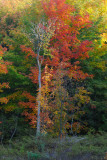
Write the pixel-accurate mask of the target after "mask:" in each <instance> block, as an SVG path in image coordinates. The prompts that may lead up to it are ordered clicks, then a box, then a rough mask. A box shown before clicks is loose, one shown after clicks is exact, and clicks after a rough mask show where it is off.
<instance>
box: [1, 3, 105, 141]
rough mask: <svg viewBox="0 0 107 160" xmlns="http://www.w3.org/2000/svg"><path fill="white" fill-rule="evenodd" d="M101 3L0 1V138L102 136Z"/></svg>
mask: <svg viewBox="0 0 107 160" xmlns="http://www.w3.org/2000/svg"><path fill="white" fill-rule="evenodd" d="M106 6H107V2H106V1H102V0H95V1H93V0H76V1H74V0H15V1H14V0H4V1H3V0H0V138H1V142H2V141H5V140H7V139H8V140H9V139H10V140H11V139H12V138H13V137H17V136H18V135H25V134H26V135H27V134H29V133H30V132H32V134H33V133H34V134H35V133H36V135H37V136H38V135H39V134H40V133H45V134H46V133H48V134H50V135H52V136H55V137H57V136H60V137H62V136H64V135H66V134H69V135H77V134H86V133H88V132H89V131H90V130H92V131H93V132H98V131H107V108H106V105H107V101H106V99H107V92H106V89H107V84H106V73H107V71H106V67H107V64H106V62H107V61H106V58H107V24H106V20H107V14H106V13H107V8H106Z"/></svg>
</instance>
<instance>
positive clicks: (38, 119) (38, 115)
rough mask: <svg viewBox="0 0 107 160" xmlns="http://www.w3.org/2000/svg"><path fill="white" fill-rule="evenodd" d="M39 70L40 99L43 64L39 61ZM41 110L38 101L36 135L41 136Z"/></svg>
mask: <svg viewBox="0 0 107 160" xmlns="http://www.w3.org/2000/svg"><path fill="white" fill-rule="evenodd" d="M38 69H39V75H38V82H39V95H38V96H39V98H40V97H41V64H40V63H39V60H38ZM40 108H41V102H40V99H38V114H37V132H36V135H37V136H39V135H40Z"/></svg>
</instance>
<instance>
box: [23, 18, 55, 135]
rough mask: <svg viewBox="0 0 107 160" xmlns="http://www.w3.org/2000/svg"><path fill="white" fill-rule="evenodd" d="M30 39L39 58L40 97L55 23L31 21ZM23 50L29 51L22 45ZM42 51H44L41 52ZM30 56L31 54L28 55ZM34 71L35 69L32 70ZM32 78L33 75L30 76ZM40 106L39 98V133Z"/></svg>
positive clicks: (33, 54) (35, 54)
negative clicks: (45, 59) (45, 58)
mask: <svg viewBox="0 0 107 160" xmlns="http://www.w3.org/2000/svg"><path fill="white" fill-rule="evenodd" d="M30 24H31V27H30V37H29V38H30V40H31V41H32V44H33V50H34V52H32V53H31V56H33V57H35V58H36V60H37V66H38V75H37V76H38V84H39V97H41V67H42V63H43V60H44V56H45V55H48V54H47V53H48V52H49V51H48V45H49V41H50V38H51V37H52V35H53V32H54V27H53V25H54V23H53V21H48V22H47V23H46V22H45V21H43V20H41V21H40V22H39V23H38V24H35V23H33V22H30ZM21 48H22V51H27V48H24V47H23V46H21ZM41 52H42V53H41ZM28 56H30V55H28ZM31 71H33V70H31ZM30 77H31V79H32V76H30ZM40 108H41V101H40V100H39V99H38V113H37V135H39V134H40Z"/></svg>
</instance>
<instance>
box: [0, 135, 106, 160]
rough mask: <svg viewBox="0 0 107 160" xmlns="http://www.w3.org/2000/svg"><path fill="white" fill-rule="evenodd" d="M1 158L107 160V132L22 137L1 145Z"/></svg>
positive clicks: (5, 159) (19, 159)
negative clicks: (85, 134) (84, 134)
mask: <svg viewBox="0 0 107 160" xmlns="http://www.w3.org/2000/svg"><path fill="white" fill-rule="evenodd" d="M0 160H107V133H103V134H102V135H99V134H97V135H91V134H90V135H87V136H72V137H66V138H64V139H61V140H60V139H58V138H51V137H49V136H46V137H42V138H40V139H35V137H33V136H31V137H28V136H27V137H21V139H15V140H13V141H11V142H10V143H9V144H2V145H0Z"/></svg>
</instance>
